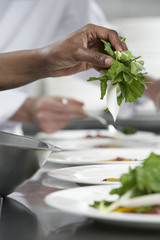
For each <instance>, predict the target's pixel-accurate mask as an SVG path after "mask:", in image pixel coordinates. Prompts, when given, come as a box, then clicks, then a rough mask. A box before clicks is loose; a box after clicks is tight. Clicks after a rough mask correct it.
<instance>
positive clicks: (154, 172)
mask: <svg viewBox="0 0 160 240" xmlns="http://www.w3.org/2000/svg"><path fill="white" fill-rule="evenodd" d="M120 181H121V184H122V186H121V187H120V188H116V189H113V190H112V191H111V194H118V195H119V196H122V195H123V194H124V193H126V192H127V191H129V190H130V189H133V193H132V197H135V196H141V195H146V194H151V193H160V155H157V154H155V153H151V154H150V156H149V157H148V158H147V159H145V161H144V163H143V165H142V166H137V167H136V168H134V169H131V168H130V169H129V173H126V174H122V176H121V178H120Z"/></svg>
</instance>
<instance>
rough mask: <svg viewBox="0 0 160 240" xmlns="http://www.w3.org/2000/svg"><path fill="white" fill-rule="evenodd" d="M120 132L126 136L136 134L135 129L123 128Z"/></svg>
mask: <svg viewBox="0 0 160 240" xmlns="http://www.w3.org/2000/svg"><path fill="white" fill-rule="evenodd" d="M121 132H123V133H124V134H126V135H130V134H135V133H136V132H137V128H133V127H123V128H122V129H121Z"/></svg>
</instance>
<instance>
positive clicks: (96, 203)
mask: <svg viewBox="0 0 160 240" xmlns="http://www.w3.org/2000/svg"><path fill="white" fill-rule="evenodd" d="M112 203H113V202H110V201H106V200H103V201H94V203H93V204H90V205H89V206H90V207H93V208H99V207H100V205H102V204H103V206H104V207H108V206H109V205H111V204H112Z"/></svg>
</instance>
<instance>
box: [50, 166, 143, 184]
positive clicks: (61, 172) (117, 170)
mask: <svg viewBox="0 0 160 240" xmlns="http://www.w3.org/2000/svg"><path fill="white" fill-rule="evenodd" d="M137 165H140V163H137V164H132V163H131V164H129V163H128V164H117V165H112V164H110V165H89V166H79V167H70V168H61V169H57V170H52V171H50V172H48V175H49V176H50V177H53V178H56V179H60V180H63V181H64V180H65V181H68V182H74V183H81V184H94V185H95V184H105V185H106V184H115V181H103V180H104V179H106V178H116V179H119V178H120V176H121V175H122V174H123V173H127V172H128V170H129V167H131V168H134V167H136V166H137ZM116 183H117V182H116ZM119 184H120V183H119Z"/></svg>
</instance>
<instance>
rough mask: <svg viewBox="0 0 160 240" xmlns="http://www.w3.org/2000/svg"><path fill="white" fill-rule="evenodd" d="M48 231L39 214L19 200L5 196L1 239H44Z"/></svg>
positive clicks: (0, 231)
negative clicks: (38, 216)
mask: <svg viewBox="0 0 160 240" xmlns="http://www.w3.org/2000/svg"><path fill="white" fill-rule="evenodd" d="M46 235H47V231H46V229H45V228H44V226H42V224H41V223H40V221H39V220H38V218H37V216H36V215H35V214H34V213H32V212H31V211H30V210H29V209H28V208H26V207H25V206H24V205H22V204H20V203H19V202H17V201H15V200H13V199H11V198H5V199H4V201H3V207H2V214H1V224H0V239H1V240H11V239H12V240H44V239H45V237H46Z"/></svg>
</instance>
